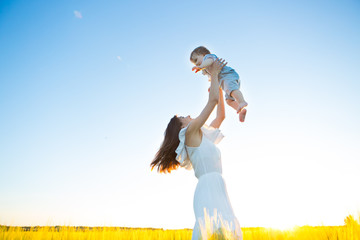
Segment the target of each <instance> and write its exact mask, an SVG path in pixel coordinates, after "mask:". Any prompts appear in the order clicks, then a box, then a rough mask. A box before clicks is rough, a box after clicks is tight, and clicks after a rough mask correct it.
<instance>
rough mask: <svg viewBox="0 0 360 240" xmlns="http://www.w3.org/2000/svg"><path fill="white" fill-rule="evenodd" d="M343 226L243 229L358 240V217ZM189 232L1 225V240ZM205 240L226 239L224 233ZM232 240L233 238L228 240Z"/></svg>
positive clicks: (147, 238)
mask: <svg viewBox="0 0 360 240" xmlns="http://www.w3.org/2000/svg"><path fill="white" fill-rule="evenodd" d="M344 222H345V224H344V225H343V226H320V227H311V226H304V227H295V228H293V229H291V230H276V229H271V228H261V227H258V228H242V231H243V239H244V240H273V239H274V240H317V239H319V240H322V239H324V240H325V239H326V240H360V217H359V218H358V219H355V218H354V217H353V216H352V215H350V216H348V217H346V218H345V221H344ZM191 234H192V230H191V229H182V230H163V229H151V228H120V227H70V226H56V227H50V226H47V227H8V226H0V240H30V239H31V240H32V239H34V240H142V239H144V240H167V239H171V240H183V239H186V240H190V239H191ZM208 239H212V240H215V239H228V240H230V239H231V238H227V237H226V236H224V235H223V234H221V231H220V234H219V231H218V232H217V233H216V234H213V235H211V236H210V237H209V238H208ZM231 240H232V239H231Z"/></svg>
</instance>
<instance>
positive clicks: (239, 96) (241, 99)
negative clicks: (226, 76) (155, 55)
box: [231, 89, 248, 113]
mask: <svg viewBox="0 0 360 240" xmlns="http://www.w3.org/2000/svg"><path fill="white" fill-rule="evenodd" d="M231 96H232V97H233V98H235V99H236V102H237V103H238V108H237V109H236V111H237V113H239V112H241V110H242V109H243V108H244V107H246V106H247V105H248V104H247V102H246V101H245V99H244V96H243V94H242V93H241V92H240V90H238V89H236V90H234V91H232V92H231Z"/></svg>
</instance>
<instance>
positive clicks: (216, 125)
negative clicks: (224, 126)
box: [210, 88, 225, 128]
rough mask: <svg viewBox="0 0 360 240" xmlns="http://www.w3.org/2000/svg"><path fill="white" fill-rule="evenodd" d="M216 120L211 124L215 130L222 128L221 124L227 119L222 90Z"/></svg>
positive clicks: (220, 90)
mask: <svg viewBox="0 0 360 240" xmlns="http://www.w3.org/2000/svg"><path fill="white" fill-rule="evenodd" d="M216 108H217V112H216V118H215V119H214V120H213V121H212V122H211V124H210V126H211V127H214V128H220V126H221V123H222V122H223V121H224V119H225V104H224V96H223V92H222V89H221V88H219V101H218V104H217V107H216Z"/></svg>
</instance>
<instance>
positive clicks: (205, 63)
mask: <svg viewBox="0 0 360 240" xmlns="http://www.w3.org/2000/svg"><path fill="white" fill-rule="evenodd" d="M213 63H214V59H213V58H206V59H205V60H204V61H203V62H202V63H201V64H200V66H199V68H200V69H203V68H207V67H209V66H210V65H211V64H213Z"/></svg>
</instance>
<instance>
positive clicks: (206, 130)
mask: <svg viewBox="0 0 360 240" xmlns="http://www.w3.org/2000/svg"><path fill="white" fill-rule="evenodd" d="M186 129H187V127H186V128H183V129H181V131H180V132H179V139H180V144H179V146H178V148H177V149H176V153H177V157H176V160H178V161H179V162H180V166H181V167H184V168H186V169H188V170H190V169H192V168H193V169H194V172H195V176H196V177H197V178H198V183H197V185H196V189H195V194H194V213H195V219H196V222H195V226H194V230H193V234H192V238H191V239H192V240H198V239H204V240H205V239H207V238H209V237H211V235H212V234H213V233H216V232H217V233H218V232H219V229H221V231H222V232H223V234H224V233H225V234H226V233H227V234H231V235H232V236H233V237H232V238H230V239H242V232H241V229H240V224H239V222H238V220H237V218H236V217H235V215H234V212H233V209H232V207H231V204H230V200H229V196H228V194H227V190H226V185H225V182H224V179H223V177H222V175H221V173H222V166H221V153H220V150H219V149H218V148H217V147H216V145H215V144H217V143H218V142H220V140H221V139H222V138H223V137H224V136H223V135H222V133H221V132H220V130H219V129H215V128H213V127H208V126H206V125H204V126H203V127H202V128H201V130H202V132H203V136H202V140H201V143H200V146H198V147H189V146H186V145H185V132H186Z"/></svg>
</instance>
